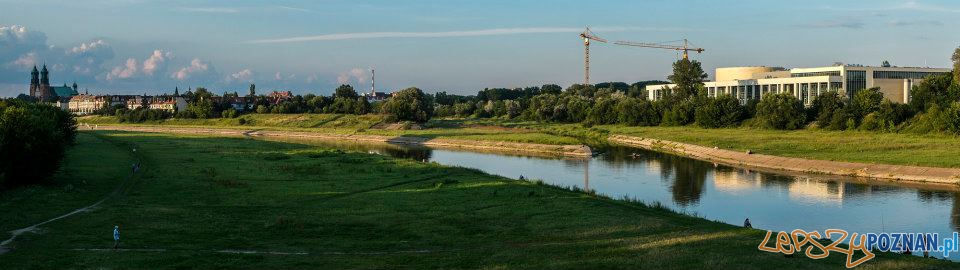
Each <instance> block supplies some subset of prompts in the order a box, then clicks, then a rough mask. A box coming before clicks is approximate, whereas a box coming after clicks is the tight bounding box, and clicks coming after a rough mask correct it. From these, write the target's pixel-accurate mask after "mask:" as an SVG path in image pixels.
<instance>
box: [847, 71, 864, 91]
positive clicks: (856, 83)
mask: <svg viewBox="0 0 960 270" xmlns="http://www.w3.org/2000/svg"><path fill="white" fill-rule="evenodd" d="M846 80H847V97H853V95H855V94H857V92H859V91H860V90H863V89H864V88H867V72H866V71H864V70H848V71H847V78H846Z"/></svg>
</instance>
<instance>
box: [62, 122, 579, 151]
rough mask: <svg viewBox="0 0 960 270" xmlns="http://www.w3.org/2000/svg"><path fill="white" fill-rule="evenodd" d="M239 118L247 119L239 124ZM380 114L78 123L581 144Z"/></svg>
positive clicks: (549, 136) (535, 133)
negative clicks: (419, 123)
mask: <svg viewBox="0 0 960 270" xmlns="http://www.w3.org/2000/svg"><path fill="white" fill-rule="evenodd" d="M240 119H244V121H246V123H245V124H243V125H241V124H240ZM382 120H383V119H382V116H380V115H362V116H357V115H339V114H248V115H243V116H241V117H240V118H234V119H223V118H217V119H168V120H164V121H149V122H145V123H137V124H128V123H118V122H117V120H116V118H115V117H110V116H107V117H103V116H85V117H80V118H79V119H78V121H79V122H80V123H86V124H90V125H97V124H100V125H116V124H127V125H140V126H188V127H194V126H202V127H209V128H243V129H261V130H290V131H316V132H324V133H338V134H367V135H385V136H417V137H425V138H447V139H463V140H482V141H507V142H520V143H541V144H555V145H563V144H581V143H583V142H582V141H580V140H578V139H577V138H575V137H570V136H562V135H555V134H548V133H544V132H541V131H538V130H534V129H505V128H500V127H496V126H482V127H471V126H468V125H464V122H463V121H459V120H455V121H446V120H435V121H431V122H430V123H428V124H427V127H428V128H426V129H422V130H396V129H383V128H375V126H377V125H378V124H380V123H381V122H382Z"/></svg>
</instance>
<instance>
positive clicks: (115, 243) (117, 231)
mask: <svg viewBox="0 0 960 270" xmlns="http://www.w3.org/2000/svg"><path fill="white" fill-rule="evenodd" d="M119 247H120V226H113V249H117V248H119Z"/></svg>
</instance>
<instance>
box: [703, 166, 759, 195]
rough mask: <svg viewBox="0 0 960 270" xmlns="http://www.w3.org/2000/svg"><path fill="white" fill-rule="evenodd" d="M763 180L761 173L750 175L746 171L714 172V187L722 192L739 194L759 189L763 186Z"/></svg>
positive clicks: (718, 170) (719, 170)
mask: <svg viewBox="0 0 960 270" xmlns="http://www.w3.org/2000/svg"><path fill="white" fill-rule="evenodd" d="M761 179H762V177H761V176H760V174H759V173H750V172H748V171H744V170H721V169H716V170H713V185H714V187H715V188H716V189H717V190H719V191H722V192H729V193H737V192H739V191H745V190H751V189H758V188H760V185H761V184H762V181H761Z"/></svg>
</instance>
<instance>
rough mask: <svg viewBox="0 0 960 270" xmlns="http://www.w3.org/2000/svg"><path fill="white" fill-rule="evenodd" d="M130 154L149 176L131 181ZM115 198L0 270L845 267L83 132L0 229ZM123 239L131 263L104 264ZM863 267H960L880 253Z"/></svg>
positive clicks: (426, 178) (598, 204)
mask: <svg viewBox="0 0 960 270" xmlns="http://www.w3.org/2000/svg"><path fill="white" fill-rule="evenodd" d="M131 148H136V149H137V150H138V151H137V152H136V155H137V156H138V158H140V159H142V162H143V170H141V172H140V173H137V174H135V175H134V176H133V177H132V178H129V176H130V174H129V167H128V166H129V164H130V163H131V161H132V160H133V159H134V157H133V155H134V153H132V152H131V151H130V149H131ZM92 157H96V158H92ZM80 183H85V184H82V185H81V184H80ZM121 184H125V185H126V187H128V188H125V189H121V192H120V193H118V194H117V195H115V196H113V197H111V198H110V199H109V200H107V201H106V202H105V203H104V204H103V205H101V206H100V207H98V208H97V209H95V210H94V211H90V212H86V213H82V214H79V215H76V216H72V217H69V218H66V219H62V220H59V221H56V222H53V223H49V224H47V225H44V226H43V227H42V230H41V231H40V233H39V234H33V233H28V234H25V235H22V236H21V237H20V238H18V239H17V240H16V241H15V242H14V244H13V246H12V247H13V248H14V249H13V250H11V251H10V252H9V253H6V254H3V255H0V269H21V268H53V269H64V268H104V269H114V268H147V269H157V268H252V269H276V268H326V269H341V268H364V269H370V268H390V269H395V268H418V269H436V268H483V269H533V268H535V269H558V268H578V269H583V268H623V269H639V268H668V269H673V268H705V269H771V268H777V269H780V268H782V269H822V268H843V265H844V264H843V260H844V259H845V256H842V255H840V254H835V255H833V256H831V257H829V258H827V259H824V260H812V259H807V258H803V256H802V255H799V256H798V257H797V258H785V257H783V256H782V255H779V254H773V253H766V252H761V251H758V250H757V245H758V244H759V242H760V241H761V240H762V238H763V235H764V232H762V231H759V230H749V229H742V228H738V227H735V226H730V225H725V224H721V223H716V222H710V221H707V220H703V219H699V218H694V217H689V216H683V215H679V214H675V213H672V212H670V211H667V210H664V209H661V208H655V207H653V208H651V207H646V206H643V205H641V204H638V203H630V202H622V201H615V200H610V199H605V198H597V197H595V196H591V195H589V194H584V193H581V192H576V191H568V190H564V189H559V188H554V187H550V186H545V185H541V184H537V183H532V182H525V181H515V180H510V179H505V178H502V177H497V176H491V175H487V174H484V173H481V172H479V171H476V170H470V169H464V168H450V167H444V166H440V165H437V164H430V163H421V162H415V161H412V160H401V159H393V158H389V157H383V156H377V155H370V154H365V153H354V152H342V151H337V150H331V149H323V148H317V147H315V146H309V145H303V144H293V143H281V142H268V141H259V140H253V139H243V138H215V137H202V136H182V135H167V134H144V133H121V132H109V131H99V132H96V133H93V132H84V133H82V134H81V135H80V143H79V144H78V145H77V146H76V147H75V148H73V149H72V150H71V153H70V156H69V160H68V162H67V164H66V167H65V168H64V170H63V172H61V173H60V175H58V176H57V179H56V180H55V181H53V182H52V183H50V184H48V185H45V186H42V187H36V188H28V189H24V190H28V191H12V193H9V194H8V195H4V196H3V197H2V201H0V203H2V204H0V205H2V207H3V208H2V209H0V210H3V211H0V220H2V221H4V222H3V224H4V226H5V228H11V227H18V226H23V225H24V224H32V223H37V222H41V221H43V220H46V219H49V218H50V217H52V216H56V215H59V214H60V213H62V212H64V211H68V209H71V208H76V207H82V206H85V205H89V204H90V203H91V202H92V201H94V200H96V199H97V198H98V197H100V196H106V194H109V193H110V191H111V190H114V189H115V188H116V187H117V186H119V185H121ZM67 185H74V188H65V186H67ZM78 185H80V187H78ZM26 192H29V193H26ZM72 193H79V194H76V195H71V194H72ZM50 201H55V202H56V203H53V204H52V205H48V204H46V202H50ZM12 220H16V222H14V223H16V224H13V225H7V223H8V222H10V221H12ZM114 225H119V226H121V235H122V236H121V237H122V239H123V240H122V241H123V242H122V247H123V248H125V249H127V250H123V251H112V250H109V248H110V247H111V246H112V239H111V230H112V228H113V226H114ZM103 249H107V250H103ZM861 267H862V268H864V269H900V268H914V269H921V268H922V269H937V268H943V269H946V268H956V267H957V266H956V264H953V263H949V262H945V261H941V260H932V259H923V258H919V257H909V256H900V255H895V254H880V255H879V257H878V258H876V259H874V260H872V261H870V262H868V263H866V264H865V265H863V266H861Z"/></svg>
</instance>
